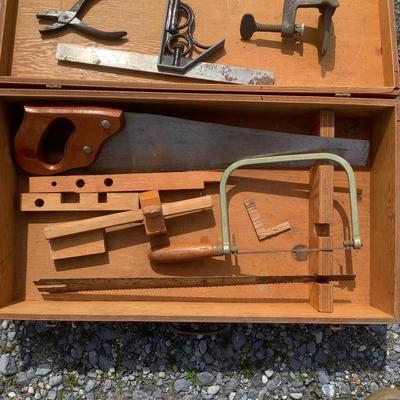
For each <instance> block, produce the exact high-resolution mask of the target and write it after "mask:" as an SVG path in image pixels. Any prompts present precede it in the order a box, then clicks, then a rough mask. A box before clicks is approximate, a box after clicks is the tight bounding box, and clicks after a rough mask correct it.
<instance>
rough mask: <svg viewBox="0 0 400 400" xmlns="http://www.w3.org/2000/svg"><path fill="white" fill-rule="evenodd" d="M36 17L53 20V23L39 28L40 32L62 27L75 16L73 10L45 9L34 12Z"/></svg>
mask: <svg viewBox="0 0 400 400" xmlns="http://www.w3.org/2000/svg"><path fill="white" fill-rule="evenodd" d="M36 17H37V18H38V19H47V20H51V21H52V20H55V21H57V22H55V23H54V24H51V25H47V26H44V27H42V28H40V29H39V31H40V32H41V33H45V32H50V31H55V30H59V29H61V28H64V27H65V26H66V25H68V24H70V23H71V21H72V20H73V19H74V18H75V17H76V13H75V12H73V11H45V12H41V13H38V14H36Z"/></svg>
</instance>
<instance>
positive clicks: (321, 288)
mask: <svg viewBox="0 0 400 400" xmlns="http://www.w3.org/2000/svg"><path fill="white" fill-rule="evenodd" d="M317 133H318V134H319V135H320V136H322V137H334V136H335V114H334V112H333V111H331V110H321V111H320V113H319V115H318V120H317ZM333 172H334V167H333V166H332V165H324V164H323V163H321V164H319V165H316V166H314V167H312V168H311V171H310V194H309V221H310V234H309V247H310V248H332V247H333V238H332V236H331V224H332V222H333ZM309 271H310V273H313V274H321V275H322V274H332V273H333V252H330V251H320V252H312V253H310V255H309ZM310 304H311V305H312V306H313V307H314V308H315V309H317V310H318V311H320V312H326V313H328V312H329V313H330V312H333V289H332V285H331V284H324V285H321V284H312V285H311V289H310Z"/></svg>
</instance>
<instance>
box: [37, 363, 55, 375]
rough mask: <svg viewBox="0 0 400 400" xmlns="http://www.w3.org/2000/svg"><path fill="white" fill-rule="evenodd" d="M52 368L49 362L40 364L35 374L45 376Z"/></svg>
mask: <svg viewBox="0 0 400 400" xmlns="http://www.w3.org/2000/svg"><path fill="white" fill-rule="evenodd" d="M52 369H53V368H52V367H51V366H50V365H49V364H40V365H39V366H38V367H37V369H36V375H38V376H46V375H48V374H49V373H50V372H51V370H52Z"/></svg>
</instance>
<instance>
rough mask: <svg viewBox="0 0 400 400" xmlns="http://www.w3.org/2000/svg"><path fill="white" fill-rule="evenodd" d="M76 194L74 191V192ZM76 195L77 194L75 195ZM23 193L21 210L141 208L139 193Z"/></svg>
mask: <svg viewBox="0 0 400 400" xmlns="http://www.w3.org/2000/svg"><path fill="white" fill-rule="evenodd" d="M72 195H74V193H72ZM73 197H75V196H73ZM69 200H71V199H69V198H68V194H67V193H22V196H21V211H39V212H44V211H125V210H138V209H139V195H138V194H137V193H80V194H76V197H75V198H72V201H69Z"/></svg>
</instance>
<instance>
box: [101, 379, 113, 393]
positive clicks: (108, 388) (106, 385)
mask: <svg viewBox="0 0 400 400" xmlns="http://www.w3.org/2000/svg"><path fill="white" fill-rule="evenodd" d="M111 386H112V382H111V379H107V380H106V381H105V382H104V386H103V387H104V390H106V391H109V390H110V389H111Z"/></svg>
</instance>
